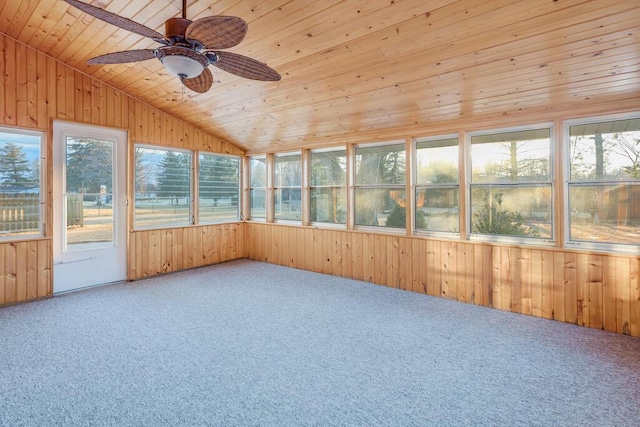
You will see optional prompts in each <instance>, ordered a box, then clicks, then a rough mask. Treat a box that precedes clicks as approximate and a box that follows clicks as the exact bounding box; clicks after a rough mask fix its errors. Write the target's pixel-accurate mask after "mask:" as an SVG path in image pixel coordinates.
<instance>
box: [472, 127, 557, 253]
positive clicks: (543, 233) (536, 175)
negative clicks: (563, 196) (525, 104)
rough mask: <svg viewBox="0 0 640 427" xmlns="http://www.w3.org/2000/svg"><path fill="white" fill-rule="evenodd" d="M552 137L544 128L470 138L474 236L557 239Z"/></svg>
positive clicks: (547, 129)
mask: <svg viewBox="0 0 640 427" xmlns="http://www.w3.org/2000/svg"><path fill="white" fill-rule="evenodd" d="M550 135H551V129H550V128H541V129H526V130H513V131H507V132H500V133H487V134H476V135H473V136H472V137H471V150H470V157H469V160H470V161H469V163H470V165H471V183H470V187H471V188H470V202H471V203H470V207H471V209H470V210H471V215H470V222H471V227H470V230H471V234H475V235H485V236H507V237H515V238H517V239H546V240H550V239H553V236H554V232H553V218H552V217H553V215H552V213H553V206H552V205H553V197H552V190H553V187H552V176H553V174H552V170H551V165H552V161H551V137H550ZM530 241H531V240H530Z"/></svg>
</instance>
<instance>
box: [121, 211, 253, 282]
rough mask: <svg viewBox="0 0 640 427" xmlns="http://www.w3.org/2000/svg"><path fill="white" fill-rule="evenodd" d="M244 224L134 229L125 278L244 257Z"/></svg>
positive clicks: (151, 274) (140, 276)
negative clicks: (127, 272)
mask: <svg viewBox="0 0 640 427" xmlns="http://www.w3.org/2000/svg"><path fill="white" fill-rule="evenodd" d="M244 228H245V225H244V224H243V223H232V224H216V225H206V226H199V227H183V228H171V229H164V230H145V231H134V232H133V233H132V234H131V236H130V243H129V255H130V256H129V268H128V271H129V279H130V280H135V279H141V278H144V277H150V276H155V275H158V274H162V273H169V272H172V271H180V270H185V269H188V268H194V267H201V266H203V265H210V264H217V263H220V262H225V261H230V260H232V259H238V258H245V250H244V248H245V245H244V241H245V233H244Z"/></svg>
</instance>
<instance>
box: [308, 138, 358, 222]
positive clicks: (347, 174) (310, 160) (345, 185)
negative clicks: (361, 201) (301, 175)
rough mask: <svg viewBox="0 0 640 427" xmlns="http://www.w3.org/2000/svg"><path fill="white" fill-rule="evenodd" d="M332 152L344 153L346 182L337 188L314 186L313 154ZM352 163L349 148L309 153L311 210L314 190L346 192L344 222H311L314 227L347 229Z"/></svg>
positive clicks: (319, 150) (324, 149) (323, 149)
mask: <svg viewBox="0 0 640 427" xmlns="http://www.w3.org/2000/svg"><path fill="white" fill-rule="evenodd" d="M332 152H344V157H345V166H346V170H345V175H344V182H343V184H342V185H341V186H336V185H313V184H312V178H313V154H314V153H315V154H318V153H332ZM350 163H351V162H349V150H348V149H347V147H328V148H320V149H313V150H310V152H309V191H308V195H307V198H308V199H309V203H308V206H309V209H311V193H312V191H313V190H314V189H317V188H342V190H343V191H344V194H345V219H344V222H324V221H311V222H310V224H311V225H313V226H317V227H327V228H338V229H345V228H347V223H348V218H349V214H348V212H349V200H348V199H349V195H348V189H347V180H348V176H349V167H350ZM309 218H311V212H309Z"/></svg>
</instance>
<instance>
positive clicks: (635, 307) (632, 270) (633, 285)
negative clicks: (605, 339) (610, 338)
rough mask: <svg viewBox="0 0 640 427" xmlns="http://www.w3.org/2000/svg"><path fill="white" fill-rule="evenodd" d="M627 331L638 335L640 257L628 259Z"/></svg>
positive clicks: (639, 335)
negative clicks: (628, 312)
mask: <svg viewBox="0 0 640 427" xmlns="http://www.w3.org/2000/svg"><path fill="white" fill-rule="evenodd" d="M629 292H630V295H629V311H630V314H629V324H630V326H629V333H630V334H631V335H633V336H634V337H640V258H639V259H630V260H629Z"/></svg>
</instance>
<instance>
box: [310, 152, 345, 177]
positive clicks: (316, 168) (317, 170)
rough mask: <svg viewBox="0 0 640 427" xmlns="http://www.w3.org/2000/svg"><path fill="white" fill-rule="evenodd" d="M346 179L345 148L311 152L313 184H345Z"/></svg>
mask: <svg viewBox="0 0 640 427" xmlns="http://www.w3.org/2000/svg"><path fill="white" fill-rule="evenodd" d="M346 180H347V152H346V151H345V150H339V151H327V152H321V153H314V152H312V153H311V185H314V186H315V185H327V186H329V185H334V186H340V185H342V186H344V185H345V184H346Z"/></svg>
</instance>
